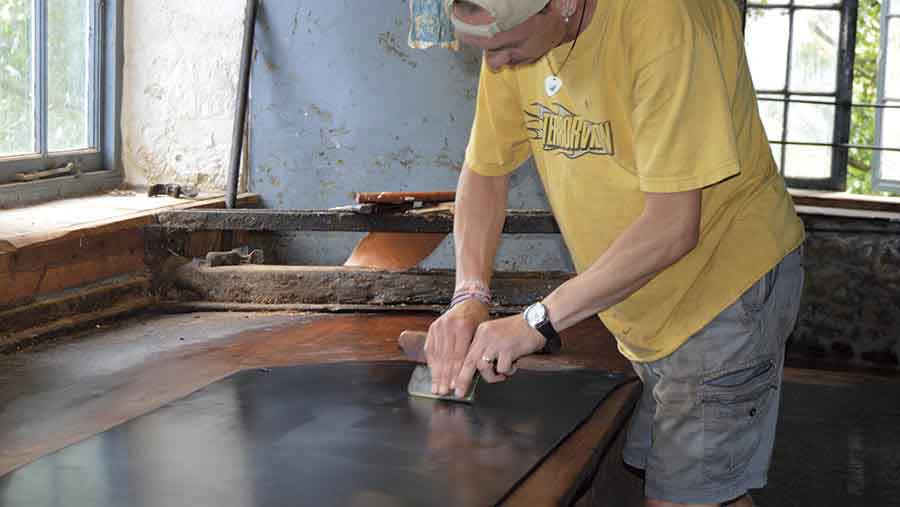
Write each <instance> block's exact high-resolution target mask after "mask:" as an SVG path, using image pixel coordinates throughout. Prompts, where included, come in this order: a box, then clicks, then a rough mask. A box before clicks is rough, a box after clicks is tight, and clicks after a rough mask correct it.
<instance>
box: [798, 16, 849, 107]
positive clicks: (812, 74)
mask: <svg viewBox="0 0 900 507" xmlns="http://www.w3.org/2000/svg"><path fill="white" fill-rule="evenodd" d="M839 38H840V13H838V12H835V11H821V10H808V9H801V10H797V11H796V12H795V13H794V47H793V52H792V55H791V90H793V91H805V92H833V91H835V88H836V87H837V57H838V42H839Z"/></svg>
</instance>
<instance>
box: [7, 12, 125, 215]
mask: <svg viewBox="0 0 900 507" xmlns="http://www.w3.org/2000/svg"><path fill="white" fill-rule="evenodd" d="M116 4H117V2H115V1H112V0H0V184H9V183H13V182H17V181H20V180H21V179H22V178H21V177H20V176H18V175H19V174H20V173H33V172H36V171H43V170H47V169H56V168H60V167H65V166H66V165H67V164H70V163H72V164H74V167H75V168H76V169H77V171H78V172H79V173H83V174H85V175H87V174H89V173H91V172H93V171H101V170H103V169H110V168H116V166H117V164H115V162H114V161H115V157H114V153H113V152H114V151H115V147H116V143H117V140H116V137H115V134H114V130H115V129H114V128H111V127H113V126H114V125H115V123H116V122H115V108H116V106H117V104H116V102H117V100H116V97H117V90H118V87H117V86H116V81H117V80H116V77H117V72H116V70H115V69H116V67H117V66H116V63H117V60H118V58H117V53H116V50H115V49H116V46H117V45H116V44H115V42H116V37H117V36H118V33H119V30H117V22H118V18H119V17H118V16H117V11H116ZM104 172H106V173H111V172H117V171H104ZM105 176H106V178H105V179H108V176H109V174H107V175H105ZM77 179H80V180H81V179H84V180H90V181H84V182H82V183H80V184H79V185H75V186H85V184H86V185H87V186H95V187H96V186H97V181H99V180H97V179H96V178H93V179H92V178H77ZM3 188H4V187H2V186H0V192H2V189H3ZM0 204H2V202H0Z"/></svg>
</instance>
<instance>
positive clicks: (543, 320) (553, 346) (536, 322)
mask: <svg viewBox="0 0 900 507" xmlns="http://www.w3.org/2000/svg"><path fill="white" fill-rule="evenodd" d="M522 316H523V317H524V318H525V322H527V323H528V325H529V326H531V327H532V328H534V329H535V330H537V332H539V333H541V334H542V335H544V338H546V339H547V342H546V343H545V344H544V348H542V349H541V350H539V351H538V354H555V353H557V352H559V349H561V348H562V340H561V339H560V338H559V333H557V332H556V329H554V328H553V324H552V323H551V322H550V314H549V313H548V312H547V307H546V306H544V304H543V303H541V302H537V303H535V304H533V305H531V306H529V307H528V308H526V309H525V311H524V312H523V313H522Z"/></svg>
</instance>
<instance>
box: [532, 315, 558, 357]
mask: <svg viewBox="0 0 900 507" xmlns="http://www.w3.org/2000/svg"><path fill="white" fill-rule="evenodd" d="M535 329H537V330H538V332H539V333H541V334H542V335H544V338H546V340H547V342H546V343H544V347H543V348H542V349H541V350H539V351H538V354H556V353H557V352H559V349H561V348H562V339H560V337H559V333H557V332H556V329H554V327H553V324H552V323H551V322H550V319H547V320H546V321H544V322H542V323H540V324H538V326H537V327H536V328H535Z"/></svg>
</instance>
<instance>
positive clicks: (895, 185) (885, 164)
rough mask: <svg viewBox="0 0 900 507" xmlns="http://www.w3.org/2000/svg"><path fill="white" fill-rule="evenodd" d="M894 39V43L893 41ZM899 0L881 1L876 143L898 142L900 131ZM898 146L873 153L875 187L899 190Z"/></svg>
mask: <svg viewBox="0 0 900 507" xmlns="http://www.w3.org/2000/svg"><path fill="white" fill-rule="evenodd" d="M892 41H893V42H894V45H893V46H894V47H892V44H891V42H892ZM896 41H900V0H883V3H882V5H881V50H880V53H879V54H880V60H879V64H878V92H877V93H878V98H877V106H878V108H877V110H876V112H875V144H876V145H877V146H884V145H885V144H893V143H896V142H897V139H898V137H900V136H898V133H900V53H898V54H894V53H892V49H893V50H896V49H897V48H896ZM898 151H900V150H896V149H882V150H878V151H876V152H875V154H874V156H873V157H872V171H873V173H872V188H873V189H874V190H878V191H883V192H900V154H897V152H898Z"/></svg>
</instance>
